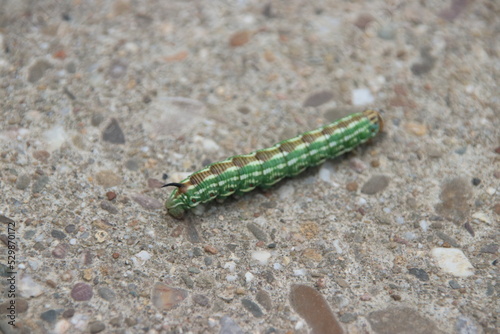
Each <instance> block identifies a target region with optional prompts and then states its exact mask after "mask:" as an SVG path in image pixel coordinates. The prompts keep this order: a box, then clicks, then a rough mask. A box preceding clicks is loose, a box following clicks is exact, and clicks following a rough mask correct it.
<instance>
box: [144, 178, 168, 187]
mask: <svg viewBox="0 0 500 334" xmlns="http://www.w3.org/2000/svg"><path fill="white" fill-rule="evenodd" d="M164 184H165V183H164V182H161V181H160V180H158V179H153V178H150V179H148V187H149V188H161V187H163V185H164Z"/></svg>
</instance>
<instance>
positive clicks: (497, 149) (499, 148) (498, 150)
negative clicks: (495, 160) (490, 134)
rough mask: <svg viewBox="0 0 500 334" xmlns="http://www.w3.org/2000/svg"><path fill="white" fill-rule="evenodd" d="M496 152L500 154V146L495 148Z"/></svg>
mask: <svg viewBox="0 0 500 334" xmlns="http://www.w3.org/2000/svg"><path fill="white" fill-rule="evenodd" d="M495 153H497V154H500V146H498V147H497V148H496V149H495Z"/></svg>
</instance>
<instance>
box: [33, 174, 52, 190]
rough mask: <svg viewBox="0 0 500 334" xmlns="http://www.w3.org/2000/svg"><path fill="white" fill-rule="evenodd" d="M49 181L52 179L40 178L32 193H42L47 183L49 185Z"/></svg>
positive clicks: (44, 176)
mask: <svg viewBox="0 0 500 334" xmlns="http://www.w3.org/2000/svg"><path fill="white" fill-rule="evenodd" d="M49 180H50V179H49V177H48V176H47V175H42V176H40V178H39V179H38V180H36V181H35V183H34V184H33V188H32V189H31V191H32V192H33V193H34V194H36V193H39V192H41V191H42V190H43V188H45V186H46V185H47V183H49Z"/></svg>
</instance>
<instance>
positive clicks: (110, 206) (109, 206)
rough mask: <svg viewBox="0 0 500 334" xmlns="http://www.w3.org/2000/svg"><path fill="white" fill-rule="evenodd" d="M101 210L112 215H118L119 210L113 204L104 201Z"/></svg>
mask: <svg viewBox="0 0 500 334" xmlns="http://www.w3.org/2000/svg"><path fill="white" fill-rule="evenodd" d="M101 209H103V210H105V211H108V212H109V213H111V214H117V213H118V209H117V208H116V206H114V205H113V204H111V203H110V202H109V201H102V202H101Z"/></svg>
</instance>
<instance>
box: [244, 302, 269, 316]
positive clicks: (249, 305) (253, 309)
mask: <svg viewBox="0 0 500 334" xmlns="http://www.w3.org/2000/svg"><path fill="white" fill-rule="evenodd" d="M241 304H243V307H244V308H246V309H247V311H249V312H250V313H252V315H253V316H254V317H256V318H260V317H262V316H264V313H262V310H261V309H260V307H259V305H257V304H256V303H254V302H253V301H251V300H250V299H246V298H243V299H242V300H241Z"/></svg>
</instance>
